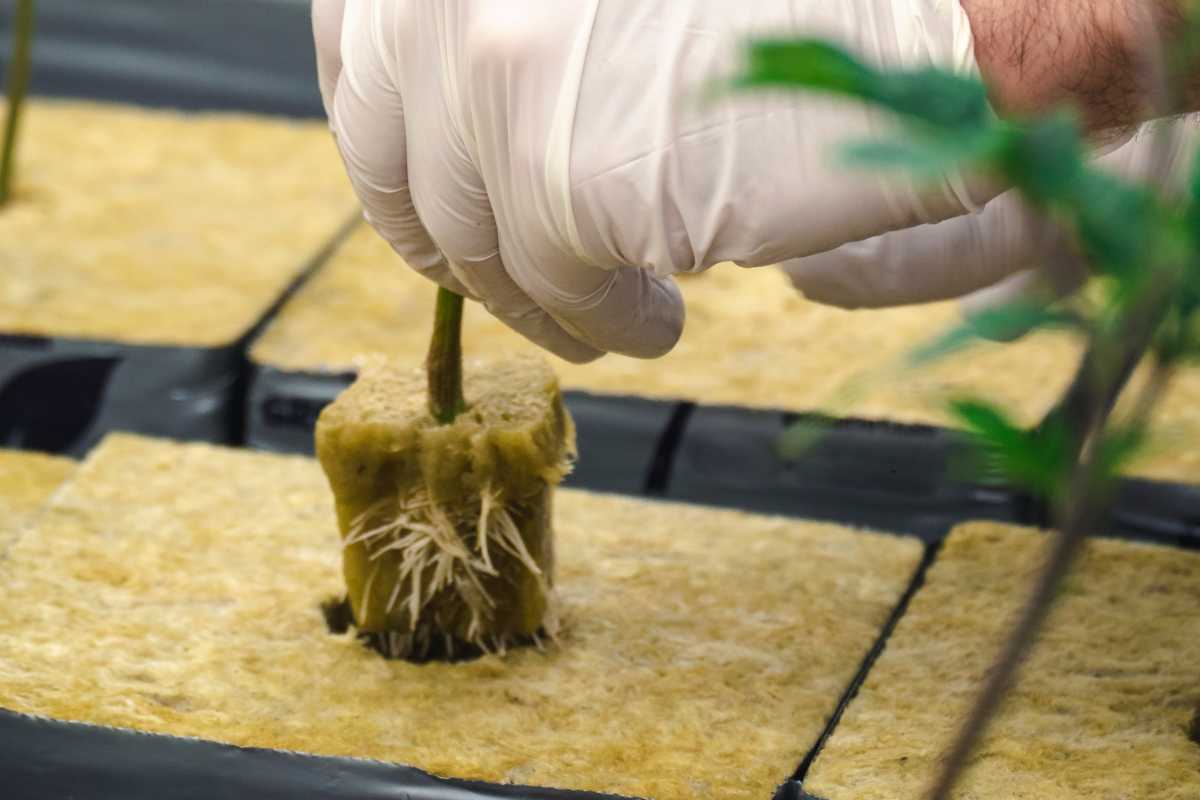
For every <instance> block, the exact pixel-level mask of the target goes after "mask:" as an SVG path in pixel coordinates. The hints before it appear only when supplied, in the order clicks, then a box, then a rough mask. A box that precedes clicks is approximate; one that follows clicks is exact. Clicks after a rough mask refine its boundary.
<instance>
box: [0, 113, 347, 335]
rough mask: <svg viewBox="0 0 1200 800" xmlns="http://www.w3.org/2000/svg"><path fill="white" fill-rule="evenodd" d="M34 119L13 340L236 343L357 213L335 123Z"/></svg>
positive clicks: (7, 216) (2, 229) (177, 117)
mask: <svg viewBox="0 0 1200 800" xmlns="http://www.w3.org/2000/svg"><path fill="white" fill-rule="evenodd" d="M0 112H2V109H0ZM23 120H24V123H23V127H24V130H23V133H22V137H21V149H20V153H19V158H20V165H19V169H18V172H17V185H16V187H15V192H16V193H15V197H14V200H13V202H12V203H10V204H9V205H8V206H6V207H5V209H4V213H3V214H0V333H9V334H29V335H37V336H51V337H59V338H67V339H98V340H105V341H116V342H121V343H127V344H161V345H178V346H189V347H217V346H227V345H230V344H233V343H234V342H236V341H237V340H238V339H239V338H241V337H242V336H244V335H245V334H246V333H248V332H249V330H250V329H251V328H252V327H253V325H254V324H255V323H256V322H257V321H258V320H259V318H260V317H261V316H262V315H263V314H265V313H266V312H267V310H268V309H269V308H270V306H271V305H272V303H274V302H275V301H276V300H277V299H278V298H279V297H280V296H281V294H282V293H283V291H284V290H285V289H286V288H287V287H288V285H289V284H290V283H291V282H292V281H293V280H294V279H295V278H297V277H298V276H299V275H300V273H301V271H302V270H303V268H304V267H305V266H306V264H307V262H309V260H310V259H312V258H313V257H314V256H316V255H317V253H318V252H319V251H320V250H321V249H322V248H323V247H324V246H325V245H326V244H327V243H328V242H329V241H330V240H331V239H332V238H333V236H334V234H335V233H336V232H337V231H338V230H339V229H340V228H341V227H342V226H343V225H344V224H345V223H346V222H347V221H348V220H349V218H350V216H351V215H352V213H353V210H354V199H353V195H352V192H351V191H350V188H349V184H348V182H347V181H346V178H345V174H344V171H343V168H342V165H341V160H340V159H339V158H338V156H337V152H336V149H335V147H334V145H333V143H332V141H331V140H330V137H329V130H328V127H327V126H326V125H324V124H320V123H316V122H296V121H289V120H283V119H273V118H269V117H255V116H249V115H243V114H179V113H173V112H167V111H151V110H147V109H141V108H133V107H126V106H119V105H107V104H97V103H81V102H59V101H48V100H39V101H35V102H33V103H31V104H30V105H29V107H28V108H27V110H26V113H25V115H24V117H23Z"/></svg>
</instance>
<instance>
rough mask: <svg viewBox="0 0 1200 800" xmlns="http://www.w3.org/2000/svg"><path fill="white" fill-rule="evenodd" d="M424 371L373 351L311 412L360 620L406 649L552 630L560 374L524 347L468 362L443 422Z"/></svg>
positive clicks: (565, 442) (564, 417)
mask: <svg viewBox="0 0 1200 800" xmlns="http://www.w3.org/2000/svg"><path fill="white" fill-rule="evenodd" d="M427 381H428V376H427V374H426V372H425V370H424V369H421V368H414V367H412V366H411V365H409V364H404V365H401V364H397V363H395V362H390V363H389V362H381V363H377V364H375V365H372V366H371V367H369V368H367V369H364V370H363V372H362V374H361V375H360V376H359V378H358V380H357V381H356V382H355V383H354V385H353V386H351V387H350V388H349V389H347V390H346V391H345V392H343V393H342V395H341V397H339V398H338V400H337V401H336V402H335V403H333V404H332V405H330V406H328V407H327V408H326V409H325V410H324V411H323V412H322V414H321V418H320V420H319V422H318V423H317V434H316V439H317V456H318V458H319V459H320V462H321V466H322V467H323V468H324V470H325V474H326V475H327V476H328V478H329V483H330V486H331V487H332V489H333V495H334V499H335V501H336V507H337V514H338V525H339V528H340V530H341V533H342V539H343V551H342V552H343V565H344V567H343V569H344V573H345V577H346V588H347V590H348V592H349V600H350V605H351V608H352V609H353V613H354V618H355V621H356V624H357V627H358V629H359V630H361V631H365V632H370V633H376V634H385V635H386V636H385V637H384V638H383V639H382V642H383V645H384V650H385V652H387V653H388V654H390V655H393V656H396V657H408V658H423V657H425V656H426V655H428V654H430V652H431V648H438V649H439V650H440V651H449V652H444V653H443V655H453V651H454V650H455V649H456V647H457V646H458V645H460V644H461V645H467V646H469V647H472V648H483V649H487V650H496V651H503V650H504V649H506V648H507V647H508V646H509V645H511V644H514V643H518V642H521V641H524V640H529V639H533V638H536V637H537V636H538V634H539V632H543V628H544V633H546V634H547V635H549V636H553V635H554V634H555V632H556V620H555V618H554V609H553V608H552V597H551V589H552V583H553V572H554V531H553V526H552V524H551V517H552V504H551V498H552V493H553V489H554V487H555V486H556V485H558V483H559V482H560V481H561V480H562V478H563V476H564V475H566V473H567V472H568V471H569V469H570V466H571V460H572V459H573V457H574V455H575V429H574V426H573V425H572V423H571V417H570V415H569V414H567V410H566V408H565V407H564V406H563V398H562V392H560V391H559V388H558V379H557V378H556V377H555V375H554V372H553V371H552V370H551V369H550V367H549V365H548V364H547V363H546V362H545V360H543V359H540V358H537V357H533V356H523V357H513V358H509V359H504V360H491V361H484V362H479V361H470V362H468V363H467V364H466V365H465V366H464V379H463V384H464V387H463V392H464V395H465V398H466V403H467V410H466V411H464V412H463V413H462V414H461V415H459V417H458V418H457V419H456V420H455V421H454V422H453V423H451V424H448V425H440V424H438V423H437V422H436V421H435V420H434V419H433V418H432V416H430V413H429V409H428V396H429V392H428V389H427ZM443 643H444V644H443ZM459 649H461V648H459Z"/></svg>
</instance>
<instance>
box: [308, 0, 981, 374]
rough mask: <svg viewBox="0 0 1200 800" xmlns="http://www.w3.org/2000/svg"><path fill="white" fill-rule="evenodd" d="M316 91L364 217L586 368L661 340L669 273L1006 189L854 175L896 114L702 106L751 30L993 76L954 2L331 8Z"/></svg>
mask: <svg viewBox="0 0 1200 800" xmlns="http://www.w3.org/2000/svg"><path fill="white" fill-rule="evenodd" d="M313 14H314V30H315V36H316V44H317V50H318V56H319V64H320V78H321V89H322V94H323V96H324V99H325V104H326V111H327V112H328V115H329V119H330V123H331V126H332V129H333V132H334V134H335V136H336V138H337V142H338V146H339V148H340V150H341V153H342V156H343V158H344V160H345V163H346V167H347V170H348V172H349V174H350V178H351V181H352V183H353V184H354V187H355V189H356V190H357V193H358V195H359V197H360V199H361V201H362V204H363V206H364V209H365V216H366V218H367V220H368V221H369V222H370V223H371V224H372V225H373V226H374V227H375V228H376V229H377V230H378V231H379V233H380V234H382V235H383V236H384V238H386V239H387V240H388V241H389V242H390V243H391V245H392V246H393V248H394V249H395V250H396V251H397V252H398V253H400V255H402V256H403V257H404V258H405V259H407V261H408V263H409V264H410V265H412V266H413V267H414V268H416V269H417V270H419V271H420V272H422V273H423V274H425V275H427V276H428V277H430V278H432V279H433V280H435V281H437V282H438V283H440V284H442V285H443V286H446V287H448V288H450V289H453V290H455V291H458V292H460V293H463V294H466V295H468V296H470V297H472V298H475V299H478V300H480V301H482V302H483V303H484V304H485V305H486V306H487V307H488V309H489V310H490V311H491V312H492V313H493V314H495V315H496V316H497V317H499V318H500V319H501V320H503V321H504V322H506V323H507V324H509V325H510V326H511V327H513V328H515V329H516V330H518V331H519V332H521V333H523V334H524V335H526V336H527V337H528V338H530V339H532V340H533V341H535V342H537V343H539V344H541V345H543V346H545V347H546V348H548V349H550V350H551V351H553V352H555V353H557V354H558V355H560V356H562V357H564V358H567V359H569V360H572V361H579V362H582V361H587V360H589V359H593V358H596V357H598V356H600V355H601V354H602V353H604V352H608V351H612V352H618V353H624V354H627V355H632V356H639V357H654V356H658V355H661V354H663V353H666V352H667V351H668V350H670V349H671V347H672V346H673V345H674V344H675V342H676V340H677V339H678V337H679V335H680V333H681V331H682V327H683V320H684V310H683V303H682V299H681V297H680V294H679V292H678V290H677V289H676V288H675V286H674V284H673V282H672V281H670V280H669V276H670V275H672V274H673V273H677V272H681V271H697V270H703V269H706V268H707V267H709V266H712V265H713V264H716V263H718V262H721V261H735V262H737V263H740V264H742V265H744V266H762V265H768V264H776V263H779V262H781V261H784V260H786V259H793V258H798V257H801V256H805V255H810V254H813V253H819V252H823V251H827V250H830V249H831V248H835V247H838V246H839V245H842V244H844V243H846V242H851V241H860V240H863V239H867V238H870V237H872V236H876V235H878V234H881V233H884V232H886V231H892V230H897V229H901V228H908V227H911V226H913V225H918V224H921V223H933V222H938V221H940V220H943V219H947V218H949V217H954V216H957V215H960V214H963V213H964V212H968V211H975V210H978V209H979V208H980V207H981V206H982V205H983V204H984V203H985V202H986V201H988V200H990V199H991V197H993V196H994V195H995V193H996V191H997V189H996V188H994V187H991V186H989V185H986V184H984V183H983V182H980V181H976V180H969V179H964V178H963V177H961V176H947V178H946V179H945V180H944V181H942V182H941V183H939V184H936V185H930V184H928V183H925V182H920V183H918V182H916V181H914V180H912V179H910V178H908V177H907V176H903V175H879V174H871V173H867V172H862V171H848V170H846V169H845V168H844V167H843V165H842V164H841V163H840V162H839V160H838V159H837V157H836V153H837V150H838V148H839V147H840V146H841V145H843V144H844V143H845V142H848V141H854V140H856V139H862V138H867V137H871V136H878V135H879V134H880V133H881V132H882V129H884V128H885V127H890V126H891V125H892V120H891V119H890V118H889V117H888V115H886V114H884V113H882V112H879V111H877V110H874V109H870V108H867V107H864V106H862V105H860V104H857V103H852V102H847V101H842V100H836V99H831V98H828V97H822V96H816V95H794V94H778V95H774V94H770V95H769V94H756V95H751V96H743V97H734V98H729V99H727V100H722V101H720V102H717V103H706V102H702V101H701V98H700V95H701V93H702V90H703V89H704V87H705V86H706V85H707V84H708V82H709V81H711V80H712V79H714V78H721V77H729V76H731V75H733V74H735V73H736V72H737V70H738V68H739V66H740V57H741V53H742V47H743V45H744V43H745V41H746V39H747V38H748V37H749V36H751V35H754V34H759V35H762V34H776V35H778V34H789V35H803V36H817V37H823V38H827V39H831V40H834V41H836V42H839V43H841V44H842V45H843V46H846V47H848V48H849V49H851V50H852V51H854V52H857V53H859V54H862V55H863V56H865V57H866V58H868V59H869V60H871V61H873V62H875V63H876V64H878V65H880V66H882V67H884V68H888V69H900V68H905V69H910V68H915V67H919V66H922V65H927V64H936V65H939V66H942V67H945V68H949V69H953V70H956V71H960V72H969V71H974V70H975V69H976V65H975V61H974V56H973V52H972V37H971V32H970V29H969V26H968V23H967V19H966V16H965V15H964V13H963V11H962V9H961V8H960V5H959V2H958V0H906V2H896V1H895V0H837V1H836V2H817V1H816V0H749V2H736V3H735V2H730V1H729V0H689V2H678V0H603V2H601V1H600V0H577V1H576V2H558V3H547V2H545V0H456V1H454V2H441V1H440V0H438V1H436V2H435V0H389V1H388V2H365V1H364V2H345V0H314V3H313Z"/></svg>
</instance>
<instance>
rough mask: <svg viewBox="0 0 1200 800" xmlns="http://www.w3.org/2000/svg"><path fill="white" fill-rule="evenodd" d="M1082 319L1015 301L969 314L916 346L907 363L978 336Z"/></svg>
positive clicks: (940, 354)
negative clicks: (952, 326)
mask: <svg viewBox="0 0 1200 800" xmlns="http://www.w3.org/2000/svg"><path fill="white" fill-rule="evenodd" d="M1086 325H1087V323H1086V321H1085V320H1083V319H1081V318H1080V317H1079V316H1077V315H1075V314H1073V313H1071V312H1069V311H1065V310H1063V309H1058V308H1053V307H1050V306H1045V305H1040V304H1037V303H1027V302H1020V301H1018V302H1015V303H1009V304H1007V305H1003V306H1000V307H998V308H992V309H988V310H987V311H983V312H980V313H978V314H974V315H972V316H971V317H970V318H969V319H966V320H964V321H963V323H962V324H961V325H958V326H957V327H955V328H952V329H951V330H949V331H947V332H946V333H944V334H942V335H941V336H939V337H937V338H936V339H934V340H933V341H931V342H929V343H927V344H925V345H922V346H921V347H918V348H917V349H916V350H914V351H913V352H912V353H911V354H910V355H909V357H908V363H909V365H910V366H913V367H920V366H924V365H926V364H929V363H931V362H933V361H938V360H940V359H942V358H945V357H946V356H948V355H951V354H953V353H956V352H958V351H959V350H962V349H964V348H967V347H970V346H971V345H972V344H975V343H976V342H978V341H979V340H981V339H982V340H987V341H1008V340H1012V339H1015V338H1018V337H1020V336H1022V335H1024V334H1026V333H1030V332H1032V331H1035V330H1040V329H1048V328H1057V329H1064V328H1065V329H1075V330H1084V329H1086Z"/></svg>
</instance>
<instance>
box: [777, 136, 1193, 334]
mask: <svg viewBox="0 0 1200 800" xmlns="http://www.w3.org/2000/svg"><path fill="white" fill-rule="evenodd" d="M1163 129H1171V130H1169V131H1168V134H1169V146H1168V147H1167V149H1166V150H1165V151H1164V152H1163V155H1164V156H1165V161H1164V163H1163V164H1162V165H1161V168H1163V169H1165V171H1166V176H1165V177H1166V178H1167V181H1166V186H1165V187H1164V188H1165V189H1166V190H1168V191H1171V192H1179V191H1181V190H1182V189H1183V188H1184V185H1185V184H1186V182H1187V181H1188V179H1189V178H1190V175H1191V168H1192V164H1191V160H1192V157H1193V155H1194V154H1195V153H1196V150H1197V147H1198V146H1200V123H1198V122H1197V121H1196V120H1195V119H1194V118H1181V119H1177V120H1164V121H1161V122H1155V123H1149V124H1147V125H1145V126H1143V128H1142V129H1141V130H1140V131H1139V132H1138V133H1137V135H1136V136H1134V137H1133V138H1131V139H1128V140H1125V141H1124V142H1118V143H1117V145H1116V146H1115V148H1109V152H1107V153H1105V154H1101V155H1099V157H1098V159H1097V166H1098V167H1099V168H1100V169H1104V170H1108V171H1109V172H1112V173H1114V174H1117V175H1120V176H1122V177H1124V178H1126V179H1129V180H1131V181H1134V182H1138V183H1147V182H1151V183H1154V184H1156V185H1157V184H1158V182H1159V180H1160V179H1161V178H1162V177H1163V176H1156V175H1152V174H1151V173H1152V172H1153V171H1154V169H1155V166H1154V164H1153V163H1152V162H1153V159H1154V156H1155V149H1156V147H1157V143H1156V136H1157V133H1156V132H1157V131H1162V130H1163ZM1101 152H1103V151H1101ZM1043 219H1044V218H1041V217H1039V215H1038V214H1037V213H1036V212H1034V211H1033V210H1031V209H1029V208H1028V207H1027V206H1026V205H1024V203H1022V201H1021V198H1020V197H1019V196H1018V195H1017V194H1016V193H1015V192H1006V193H1005V194H1002V195H1000V196H999V197H997V198H996V199H994V200H992V201H991V202H990V203H988V204H987V206H986V207H985V208H984V209H983V210H982V211H981V212H979V213H977V214H968V215H964V216H961V217H957V218H954V219H950V220H946V221H944V222H940V223H937V224H934V225H921V226H917V227H914V228H910V229H908V230H903V231H895V232H892V233H886V234H883V235H881V236H877V237H874V238H871V239H867V240H865V241H862V242H855V243H852V244H848V245H844V246H842V247H839V248H836V249H834V250H831V251H829V252H826V253H820V254H817V255H814V256H809V257H806V258H800V259H796V260H793V261H789V262H786V263H784V264H783V265H782V267H783V269H784V271H785V272H786V273H787V274H788V277H790V278H791V280H792V283H793V284H794V285H795V286H796V288H797V289H799V290H800V291H801V292H803V293H804V295H805V296H806V297H808V298H809V299H810V300H814V301H816V302H819V303H825V304H827V305H835V306H841V307H843V308H880V307H885V306H898V305H906V304H913V303H925V302H930V301H934V300H949V299H953V298H959V297H964V296H966V299H965V300H964V303H963V306H964V311H965V313H967V314H968V315H969V314H973V313H978V312H980V311H983V310H986V309H988V308H993V307H995V306H997V305H1000V304H1003V303H1006V302H1011V301H1013V300H1016V299H1018V298H1025V299H1029V300H1032V301H1041V300H1044V301H1051V300H1054V299H1057V298H1059V297H1062V296H1064V295H1066V294H1069V293H1071V292H1073V291H1074V290H1075V289H1077V288H1079V286H1080V285H1082V284H1083V283H1084V282H1085V281H1086V279H1087V272H1086V269H1085V268H1084V265H1083V264H1082V263H1081V262H1080V261H1079V260H1078V259H1072V258H1070V257H1069V255H1070V251H1071V249H1072V243H1071V242H1070V241H1069V239H1068V236H1069V233H1068V232H1067V231H1064V230H1063V229H1061V228H1059V227H1055V226H1047V225H1045V224H1043ZM1048 253H1058V254H1060V256H1061V255H1067V256H1068V257H1066V258H1063V257H1060V258H1057V259H1054V258H1051V259H1049V260H1043V259H1044V257H1045V256H1046V255H1047V254H1048Z"/></svg>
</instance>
